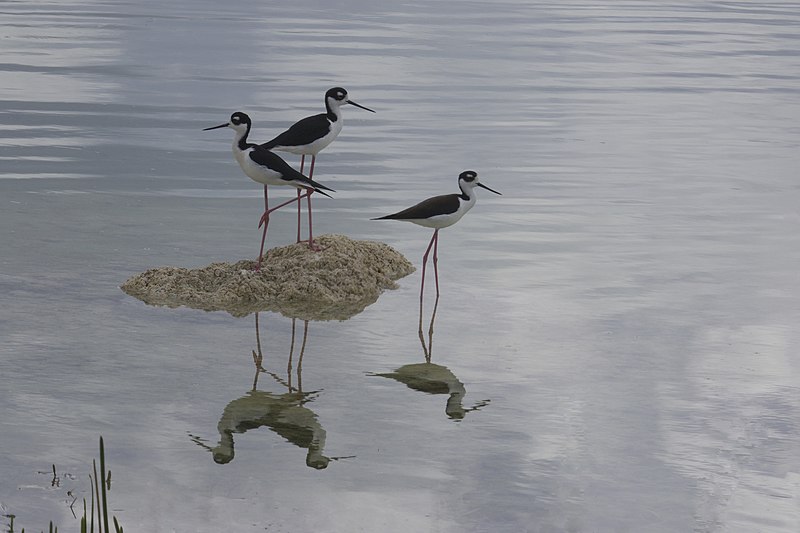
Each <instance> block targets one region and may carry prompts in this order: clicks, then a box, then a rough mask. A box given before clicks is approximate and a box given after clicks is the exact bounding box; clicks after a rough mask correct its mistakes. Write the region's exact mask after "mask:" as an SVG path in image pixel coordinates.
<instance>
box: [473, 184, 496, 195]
mask: <svg viewBox="0 0 800 533" xmlns="http://www.w3.org/2000/svg"><path fill="white" fill-rule="evenodd" d="M477 185H478V187H483V188H484V189H486V190H487V191H491V192H493V193H495V194H500V196H502V194H501V193H499V192H497V191H496V190H494V189H490V188H489V187H487V186H486V185H484V184H483V183H478V184H477Z"/></svg>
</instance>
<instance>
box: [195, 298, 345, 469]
mask: <svg viewBox="0 0 800 533" xmlns="http://www.w3.org/2000/svg"><path fill="white" fill-rule="evenodd" d="M296 321H297V319H294V318H293V319H292V339H291V344H290V348H289V360H288V364H287V368H286V379H284V378H283V377H281V376H280V375H278V374H277V373H276V372H272V371H269V370H267V369H265V368H264V366H263V362H264V354H263V351H262V349H261V333H260V328H259V313H256V314H255V323H256V347H257V350H253V363H254V364H255V371H256V372H255V376H254V378H253V387H252V389H251V390H249V391H248V392H247V393H246V394H245V395H244V396H242V397H241V398H238V399H236V400H233V401H232V402H230V403H229V404H228V405H227V406H226V407H225V410H224V411H223V413H222V418H220V421H219V424H218V425H217V430H218V431H219V443H218V444H217V445H216V446H213V447H212V446H208V445H207V444H205V443H204V442H203V440H202V439H200V438H199V437H197V436H194V435H191V439H192V440H193V441H194V442H195V443H196V444H198V445H199V446H202V447H203V448H205V449H207V450H209V451H210V452H211V453H212V454H213V457H214V461H215V462H216V463H219V464H226V463H229V462H231V461H232V460H233V457H234V444H233V434H234V433H244V432H246V431H249V430H252V429H258V428H260V427H264V426H266V427H268V428H269V429H271V430H272V431H274V432H275V433H277V434H278V435H280V436H281V437H283V438H284V439H286V440H287V441H289V442H291V443H292V444H294V445H295V446H298V447H300V448H305V449H306V450H308V453H307V454H306V466H309V467H311V468H316V469H318V470H320V469H323V468H327V466H328V464H329V463H330V462H331V461H332V460H338V459H343V458H344V457H327V456H325V455H324V454H323V448H324V447H325V430H324V429H323V428H322V426H321V425H320V423H319V421H318V420H317V415H316V414H315V413H314V412H313V411H312V410H311V409H309V408H308V407H307V406H306V404H308V403H309V402H311V401H313V400H314V399H316V397H317V394H318V393H319V391H311V392H305V391H303V382H302V368H303V355H304V353H305V349H306V341H307V339H308V320H304V321H303V338H302V343H301V345H300V352H299V356H298V359H297V368H296V372H293V370H295V369H293V356H294V348H295V340H296ZM261 374H267V375H269V376H270V377H272V378H273V379H274V381H275V382H277V383H278V384H279V385H281V386H282V387H285V388H286V390H287V392H285V393H283V394H274V393H271V392H266V391H262V390H258V388H257V387H258V380H259V377H260V375H261ZM293 374H296V377H297V380H296V383H293V382H292V381H293Z"/></svg>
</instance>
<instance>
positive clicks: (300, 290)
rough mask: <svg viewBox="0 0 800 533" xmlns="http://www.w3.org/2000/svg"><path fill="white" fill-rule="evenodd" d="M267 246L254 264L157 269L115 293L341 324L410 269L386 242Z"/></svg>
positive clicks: (328, 239) (334, 238)
mask: <svg viewBox="0 0 800 533" xmlns="http://www.w3.org/2000/svg"><path fill="white" fill-rule="evenodd" d="M315 242H317V243H318V244H319V245H321V246H322V247H323V250H322V251H321V252H313V251H311V250H309V248H308V245H307V244H303V243H300V244H291V245H289V246H283V247H280V248H273V249H271V250H269V251H267V253H266V254H265V256H264V260H263V262H262V264H261V270H260V271H259V272H255V271H253V268H255V265H256V262H255V261H253V260H242V261H238V262H236V263H211V264H210V265H208V266H206V267H203V268H197V269H191V270H190V269H187V268H181V267H159V268H153V269H150V270H147V271H145V272H142V273H141V274H136V275H135V276H132V277H131V278H130V279H128V280H127V281H126V282H125V283H124V284H123V285H122V286H121V287H120V288H121V289H122V290H123V291H125V293H127V294H129V295H131V296H134V297H136V298H138V299H140V300H142V301H143V302H145V303H147V304H150V305H164V306H168V307H179V306H186V307H192V308H195V309H203V310H205V311H227V312H228V313H230V314H232V315H233V316H245V315H248V314H250V313H253V312H255V311H274V312H278V313H281V314H283V315H285V316H287V317H291V318H301V319H303V320H346V319H348V318H350V317H352V316H353V315H356V314H358V313H360V312H361V311H363V310H364V308H365V307H367V306H368V305H370V304H372V303H373V302H375V301H376V300H377V299H378V296H380V294H381V292H382V291H383V290H384V289H394V288H396V287H397V284H396V283H395V282H396V281H397V280H398V279H400V278H403V277H405V276H407V275H409V274H411V273H412V272H413V271H414V270H415V269H414V266H413V265H412V264H411V263H410V262H409V261H408V260H407V259H406V258H405V257H403V255H402V254H401V253H400V252H398V251H397V250H395V249H394V248H392V247H390V246H389V245H387V244H384V243H380V242H373V241H355V240H352V239H350V238H348V237H345V236H344V235H323V236H321V237H318V238H317V239H315Z"/></svg>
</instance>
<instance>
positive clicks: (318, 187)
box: [306, 178, 336, 198]
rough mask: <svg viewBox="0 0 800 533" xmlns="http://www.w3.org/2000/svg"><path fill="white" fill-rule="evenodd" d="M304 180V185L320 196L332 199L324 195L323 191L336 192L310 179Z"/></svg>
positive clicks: (328, 195) (326, 194)
mask: <svg viewBox="0 0 800 533" xmlns="http://www.w3.org/2000/svg"><path fill="white" fill-rule="evenodd" d="M306 180H307V181H306V183H308V184H309V185H310V186H311V187H312V188H313V189H314V192H318V193H320V194H321V195H322V196H327V197H328V198H333V196H331V195H330V194H328V193H326V192H325V191H330V192H336V191H334V190H333V189H331V188H330V187H326V186H325V185H323V184H321V183H319V182H317V181H314V180H312V179H309V178H306Z"/></svg>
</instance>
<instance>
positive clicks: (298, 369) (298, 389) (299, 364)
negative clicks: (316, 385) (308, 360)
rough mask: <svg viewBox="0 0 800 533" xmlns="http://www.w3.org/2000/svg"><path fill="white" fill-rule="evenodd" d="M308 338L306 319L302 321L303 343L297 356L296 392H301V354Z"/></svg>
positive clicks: (304, 350) (304, 351) (304, 349)
mask: <svg viewBox="0 0 800 533" xmlns="http://www.w3.org/2000/svg"><path fill="white" fill-rule="evenodd" d="M306 340H308V320H304V321H303V344H302V345H300V357H298V358H297V392H303V354H304V353H306Z"/></svg>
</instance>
